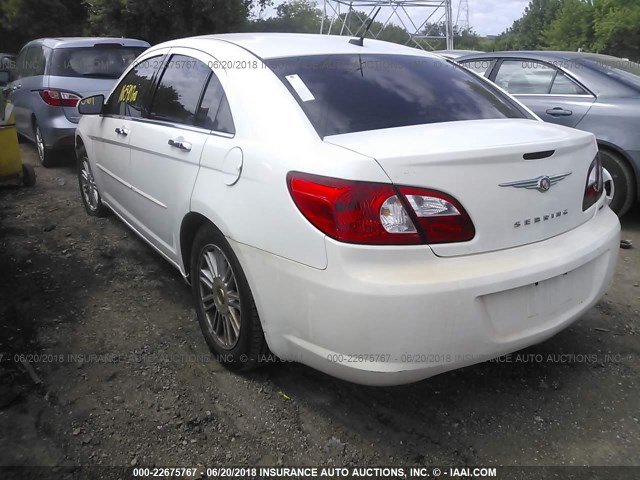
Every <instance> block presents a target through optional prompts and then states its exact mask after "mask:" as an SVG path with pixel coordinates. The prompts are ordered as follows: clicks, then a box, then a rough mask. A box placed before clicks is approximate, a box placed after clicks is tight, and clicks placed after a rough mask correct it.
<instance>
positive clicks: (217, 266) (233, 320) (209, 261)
mask: <svg viewBox="0 0 640 480" xmlns="http://www.w3.org/2000/svg"><path fill="white" fill-rule="evenodd" d="M198 269H199V287H200V302H201V306H202V311H203V312H204V315H205V318H206V323H207V327H208V329H209V331H210V332H211V335H212V337H213V339H214V340H215V341H216V343H218V345H219V346H220V347H221V348H223V349H224V350H231V349H233V348H234V347H235V346H236V345H237V343H238V340H239V338H240V327H241V318H242V317H241V315H242V308H241V306H240V293H239V291H238V284H237V281H236V277H235V274H234V272H233V268H232V267H231V264H230V263H229V259H228V258H227V256H226V255H225V254H224V252H223V251H222V250H221V249H220V248H219V247H218V246H217V245H207V246H205V247H204V248H203V249H202V252H201V254H200V260H199V267H198Z"/></svg>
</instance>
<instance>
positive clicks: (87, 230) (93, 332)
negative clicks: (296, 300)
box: [0, 144, 640, 478]
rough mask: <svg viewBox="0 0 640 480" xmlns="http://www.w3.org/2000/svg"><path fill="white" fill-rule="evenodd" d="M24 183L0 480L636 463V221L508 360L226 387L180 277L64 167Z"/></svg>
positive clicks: (298, 373) (301, 369) (1, 323)
mask: <svg viewBox="0 0 640 480" xmlns="http://www.w3.org/2000/svg"><path fill="white" fill-rule="evenodd" d="M21 149H22V153H23V158H24V160H25V161H26V162H27V163H31V164H32V165H36V163H37V160H36V157H35V154H34V149H33V147H32V146H31V145H29V144H23V145H21ZM36 171H37V175H38V180H37V184H36V186H35V187H33V188H2V189H0V355H2V358H1V359H0V467H1V466H5V467H6V466H13V465H41V466H47V465H112V466H116V465H117V466H123V465H126V466H134V465H138V466H153V465H173V466H196V465H203V466H210V465H287V466H291V465H322V466H343V465H465V464H471V465H605V466H613V465H627V466H631V465H634V466H637V465H640V424H639V420H640V400H639V399H640V381H639V373H640V361H639V352H640V348H639V347H640V337H639V333H640V316H639V315H638V310H640V288H639V282H640V210H638V209H636V210H635V211H633V212H631V213H630V214H629V215H628V216H627V217H626V218H625V219H624V220H623V229H624V232H623V238H628V239H631V240H633V242H634V244H635V245H636V248H634V249H630V250H621V251H620V261H619V264H618V269H617V273H616V276H615V282H614V285H613V287H612V289H611V290H610V292H609V293H608V294H607V296H606V297H605V298H604V299H603V300H602V301H601V302H600V303H599V304H598V305H597V306H596V307H595V308H593V309H592V310H591V311H590V312H589V313H587V314H586V315H585V316H584V318H582V319H581V320H580V321H579V322H577V323H576V324H574V326H572V327H571V328H569V329H567V330H565V331H564V332H562V333H560V334H559V335H557V336H556V337H554V338H552V339H551V340H549V341H547V342H545V343H543V344H540V345H537V346H535V347H532V348H529V349H527V350H524V351H522V352H518V354H517V355H512V356H511V358H510V360H511V361H509V362H507V361H504V362H496V361H494V362H487V363H483V364H479V365H476V366H473V367H468V368H465V369H462V370H457V371H454V372H450V373H446V374H443V375H440V376H437V377H434V378H431V379H428V380H426V381H423V382H420V383H418V384H414V385H408V386H402V387H395V388H370V387H362V386H357V385H352V384H349V383H346V382H343V381H340V380H336V379H333V378H330V377H328V376H326V375H324V374H321V373H319V372H316V371H314V370H312V369H310V368H308V367H305V366H302V365H299V364H292V363H287V364H273V365H269V366H267V367H265V368H262V369H260V370H258V371H256V372H254V373H251V374H246V375H237V374H232V373H229V372H228V371H226V370H225V369H224V368H223V367H221V366H220V365H219V364H218V363H217V362H216V361H215V360H214V359H213V358H212V357H211V355H210V353H209V351H208V349H207V347H206V344H205V342H204V340H203V338H202V337H201V334H200V331H199V327H198V323H197V321H196V318H195V311H194V309H193V308H192V306H191V305H192V304H191V296H190V292H189V289H188V287H187V286H186V285H185V284H184V282H183V281H182V278H181V277H180V275H179V273H178V272H177V271H174V270H173V269H172V267H170V266H169V265H168V264H167V263H166V262H165V261H164V260H163V259H162V258H161V257H160V256H158V255H157V254H155V253H154V252H153V251H152V250H151V249H150V248H149V247H148V246H146V244H145V243H143V242H142V241H141V240H139V239H138V238H137V237H136V236H135V235H134V234H132V233H131V232H130V231H129V230H128V229H127V228H126V227H125V226H124V224H123V223H121V222H120V221H119V220H118V219H117V218H116V217H114V216H111V217H109V218H103V219H97V218H92V217H88V216H87V215H86V214H85V212H84V210H83V208H82V205H81V201H80V197H79V190H78V184H77V179H76V175H75V167H74V166H73V165H72V164H71V163H69V162H67V163H66V164H65V163H64V162H63V163H62V164H61V165H60V166H58V167H55V168H52V169H44V168H39V167H37V166H36ZM561 354H565V355H564V356H562V355H561ZM635 472H636V473H638V475H639V477H640V470H635ZM639 477H634V478H639ZM630 478H631V477H630Z"/></svg>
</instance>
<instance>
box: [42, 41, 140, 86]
mask: <svg viewBox="0 0 640 480" xmlns="http://www.w3.org/2000/svg"><path fill="white" fill-rule="evenodd" d="M145 50H146V49H145V48H142V47H119V46H117V47H81V48H58V49H55V50H54V51H53V56H52V59H51V69H50V71H49V74H50V75H54V76H59V77H93V78H119V77H120V75H122V72H124V71H125V69H126V68H127V67H128V66H129V65H130V64H131V62H133V61H134V60H135V59H136V57H137V56H138V55H140V54H141V53H142V52H144V51H145Z"/></svg>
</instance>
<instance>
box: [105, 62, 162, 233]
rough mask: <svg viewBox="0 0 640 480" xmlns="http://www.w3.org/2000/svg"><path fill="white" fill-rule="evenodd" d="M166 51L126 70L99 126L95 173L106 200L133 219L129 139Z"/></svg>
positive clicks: (129, 218) (126, 218) (140, 116)
mask: <svg viewBox="0 0 640 480" xmlns="http://www.w3.org/2000/svg"><path fill="white" fill-rule="evenodd" d="M163 59H164V55H163V54H162V53H155V54H153V55H151V56H148V57H143V58H141V59H140V61H139V62H137V63H136V64H135V65H134V66H133V67H131V69H130V70H129V71H128V72H127V73H126V74H125V76H124V77H123V78H122V80H121V81H120V83H119V84H118V85H117V86H116V88H115V89H114V90H113V92H112V93H111V95H110V96H109V98H108V99H107V102H106V105H105V113H104V115H102V116H101V118H100V120H99V121H98V124H97V127H96V129H95V132H94V133H95V136H94V138H93V140H94V142H95V165H96V168H94V169H93V170H94V176H95V177H96V181H97V183H98V188H99V189H100V192H101V194H102V197H103V199H104V201H106V203H107V204H108V205H109V206H111V208H113V209H114V210H115V211H116V213H118V214H119V215H120V216H122V217H123V218H124V219H125V220H126V221H129V222H130V221H131V218H132V215H131V211H130V209H131V202H132V199H133V194H132V192H131V184H130V183H129V177H130V174H131V172H130V166H131V165H130V159H131V152H130V150H129V141H130V139H131V136H132V134H133V133H134V132H135V130H136V129H137V128H138V127H139V126H141V125H142V124H141V123H139V122H138V120H140V119H141V118H142V117H143V116H144V115H146V111H145V109H146V105H147V103H146V102H147V101H148V99H149V96H150V94H151V91H152V88H151V87H152V85H153V81H154V79H155V76H156V74H157V72H158V71H159V70H160V67H161V66H162V64H163Z"/></svg>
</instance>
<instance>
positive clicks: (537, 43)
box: [496, 0, 562, 50]
mask: <svg viewBox="0 0 640 480" xmlns="http://www.w3.org/2000/svg"><path fill="white" fill-rule="evenodd" d="M561 5H562V2H561V0H531V1H530V2H529V5H528V6H527V7H526V8H525V11H524V15H523V16H522V18H520V19H518V20H516V21H515V22H513V25H512V26H511V28H509V29H508V30H507V31H506V32H505V33H504V34H503V35H501V37H500V38H499V39H498V41H497V42H496V43H497V45H496V46H497V47H498V48H501V49H505V50H540V49H545V48H547V47H548V42H547V39H546V31H547V29H548V28H549V26H550V25H551V24H552V23H553V21H554V20H555V18H556V16H557V14H558V11H559V10H560V7H561Z"/></svg>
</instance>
